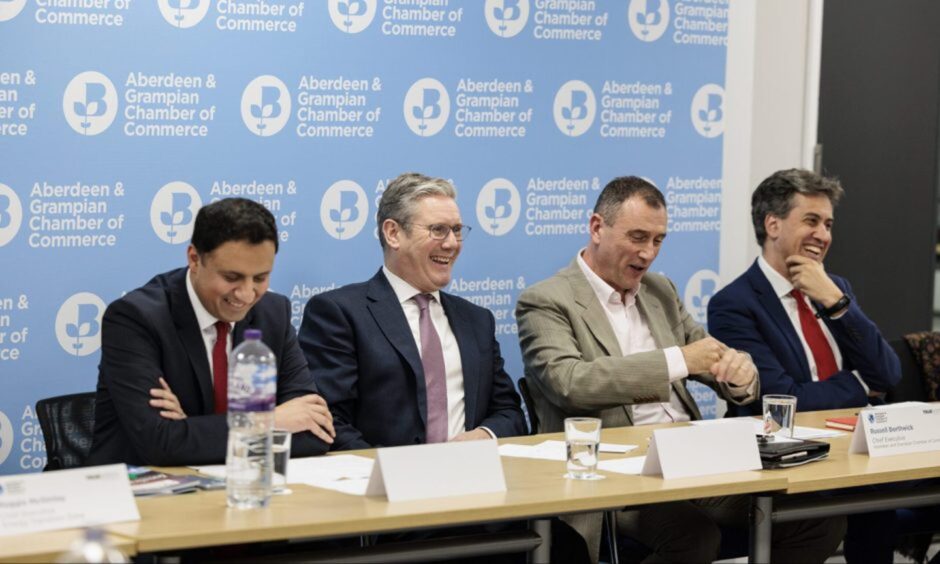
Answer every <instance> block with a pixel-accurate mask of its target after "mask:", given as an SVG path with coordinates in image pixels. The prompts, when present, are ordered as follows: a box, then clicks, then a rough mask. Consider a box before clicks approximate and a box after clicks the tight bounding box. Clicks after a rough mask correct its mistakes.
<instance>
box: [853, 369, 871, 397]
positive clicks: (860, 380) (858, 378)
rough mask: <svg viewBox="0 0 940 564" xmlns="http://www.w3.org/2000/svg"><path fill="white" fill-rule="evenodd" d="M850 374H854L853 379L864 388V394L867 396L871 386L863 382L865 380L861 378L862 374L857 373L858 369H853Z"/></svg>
mask: <svg viewBox="0 0 940 564" xmlns="http://www.w3.org/2000/svg"><path fill="white" fill-rule="evenodd" d="M852 375H853V376H855V379H856V380H858V383H859V384H861V385H862V389H863V390H865V395H866V396H867V395H868V394H869V393H870V392H871V388H869V387H868V384H866V383H865V380H863V379H862V376H861V374H859V373H858V370H853V371H852Z"/></svg>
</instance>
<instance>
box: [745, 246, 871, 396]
mask: <svg viewBox="0 0 940 564" xmlns="http://www.w3.org/2000/svg"><path fill="white" fill-rule="evenodd" d="M757 266H759V267H760V269H761V272H763V273H764V276H766V277H767V281H768V282H770V286H771V287H772V288H773V289H774V293H775V294H776V295H777V297H778V298H780V304H781V305H782V306H783V310H784V311H785V312H787V317H788V318H790V323H792V324H793V330H794V331H796V334H797V336H798V337H799V338H800V344H802V345H803V352H804V353H805V354H806V361H807V362H808V363H809V372H810V375H812V378H813V382H818V381H819V374H818V369H817V368H816V359H815V358H814V357H813V351H812V349H810V348H809V344H807V342H806V338H804V337H803V326H802V325H800V311H799V309H797V306H796V298H794V297H793V296H791V295H790V292H791V291H792V290H793V284H791V283H790V281H789V280H787V279H786V278H785V277H783V276H782V275H781V274H780V273H779V272H777V271H776V270H774V267H772V266H770V263H769V262H767V260H766V259H764V257H763V256H759V257H757ZM803 300H804V301H805V302H806V307H808V308H809V309H810V311H813V304H812V303H810V300H809V298H808V297H806V295H805V294H804V295H803ZM843 314H844V312H843ZM838 317H839V316H833V318H834V319H838ZM816 323H819V327H820V328H821V329H822V332H823V335H825V336H826V342H828V343H829V347H830V348H831V349H832V356H834V357H835V359H836V368H838V369H839V370H842V352H841V351H839V345H838V344H836V340H835V338H834V337H833V336H832V333H831V332H830V331H829V327H827V326H826V324H825V323H823V321H822V319H818V318H817V319H816ZM852 374H854V375H855V378H856V379H857V380H858V383H859V384H861V386H862V388H864V389H865V393H866V394H867V393H868V385H867V384H865V382H864V380H862V378H861V376H859V374H858V372H857V371H854V370H853V371H852Z"/></svg>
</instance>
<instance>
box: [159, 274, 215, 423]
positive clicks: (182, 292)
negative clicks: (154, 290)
mask: <svg viewBox="0 0 940 564" xmlns="http://www.w3.org/2000/svg"><path fill="white" fill-rule="evenodd" d="M180 273H181V275H180V276H178V277H176V278H175V279H174V280H173V281H172V283H171V284H170V287H169V288H170V290H169V299H170V312H171V315H172V316H173V323H174V324H175V325H176V330H177V334H178V335H179V339H180V344H181V345H182V346H183V349H184V350H185V351H186V355H187V356H188V357H189V363H190V364H191V365H192V367H193V373H194V374H195V375H196V381H197V383H198V388H199V393H200V395H201V396H202V398H201V399H202V409H203V411H202V412H203V413H212V412H213V409H214V408H215V405H214V404H215V400H214V398H213V395H212V374H211V373H210V372H209V356H208V352H207V351H206V346H205V341H204V340H203V338H202V331H200V330H199V325H198V323H197V322H196V312H195V310H194V309H193V305H192V304H191V303H190V301H189V293H188V292H187V291H186V276H188V275H189V270H187V269H182V270H181V271H180Z"/></svg>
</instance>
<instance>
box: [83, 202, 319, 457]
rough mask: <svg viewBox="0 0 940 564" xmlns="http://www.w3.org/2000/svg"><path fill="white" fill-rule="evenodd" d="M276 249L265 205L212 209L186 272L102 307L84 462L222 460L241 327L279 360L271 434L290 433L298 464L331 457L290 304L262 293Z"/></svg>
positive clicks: (198, 227) (199, 221)
mask: <svg viewBox="0 0 940 564" xmlns="http://www.w3.org/2000/svg"><path fill="white" fill-rule="evenodd" d="M277 247H278V238H277V226H276V224H275V221H274V217H273V216H272V215H271V213H270V212H269V211H268V210H267V209H265V208H264V206H262V205H261V204H259V203H257V202H253V201H250V200H245V199H241V198H234V199H225V200H220V201H218V202H214V203H212V204H209V205H207V206H205V207H203V208H202V209H200V210H199V213H198V215H197V216H196V222H195V225H194V226H193V236H192V241H191V244H190V245H189V247H188V249H187V251H186V257H187V262H188V268H181V269H178V270H173V271H170V272H167V273H164V274H160V275H157V276H156V277H154V278H153V279H152V280H151V281H150V282H148V283H147V284H146V285H144V286H143V287H141V288H138V289H136V290H134V291H132V292H130V293H128V294H127V295H126V296H124V297H122V298H120V299H118V300H116V301H115V302H113V303H112V304H111V305H110V306H108V309H107V311H105V314H104V318H103V321H102V348H101V351H102V352H101V364H100V366H99V372H98V389H97V398H96V405H95V433H94V439H93V442H92V448H91V454H90V455H89V459H88V461H87V463H88V464H89V465H94V464H107V463H115V462H124V463H127V464H148V465H155V466H178V465H189V464H211V463H220V462H222V461H224V460H225V451H226V442H227V436H228V423H227V421H226V411H227V410H226V405H225V404H226V401H227V394H226V386H227V372H228V371H227V362H228V354H229V353H230V352H231V350H232V348H233V346H236V345H238V344H239V342H241V340H242V338H243V335H244V332H245V329H247V328H254V329H260V330H261V332H262V340H263V341H264V342H265V344H267V345H268V346H269V347H270V348H271V350H272V351H273V352H274V355H275V356H276V358H277V373H278V376H277V404H278V405H277V407H276V408H275V412H274V419H275V426H276V427H277V428H280V429H286V430H288V431H291V432H293V433H294V436H293V449H292V450H293V452H294V453H295V454H297V455H313V454H321V453H323V452H325V451H326V450H327V448H328V447H329V443H332V442H333V435H334V432H333V425H332V417H331V415H330V412H329V408H328V407H327V405H326V402H325V401H324V400H323V398H322V397H320V396H318V395H317V394H316V392H317V390H316V386H315V385H314V382H313V378H312V377H311V375H310V372H309V371H308V369H307V363H306V361H305V359H304V357H303V353H302V352H301V351H300V348H299V347H298V346H297V337H296V334H295V333H294V328H293V327H292V326H291V324H290V303H289V302H288V300H287V298H285V297H284V296H280V295H277V294H274V293H271V292H268V291H267V290H268V283H269V279H270V275H271V270H272V268H273V266H274V255H275V253H276V252H277Z"/></svg>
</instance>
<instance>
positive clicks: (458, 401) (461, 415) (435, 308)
mask: <svg viewBox="0 0 940 564" xmlns="http://www.w3.org/2000/svg"><path fill="white" fill-rule="evenodd" d="M382 272H383V273H385V277H386V278H388V282H389V284H391V285H392V290H393V291H394V292H395V296H396V297H397V298H398V302H399V303H400V304H401V309H402V310H403V311H404V312H405V318H406V319H407V320H408V327H409V328H410V329H411V335H412V337H414V340H415V345H417V347H418V354H419V355H420V354H421V326H420V325H419V320H420V318H421V310H420V309H418V303H417V302H416V301H415V300H414V297H415V296H416V295H418V294H423V293H425V292H421V291H419V290H418V289H417V288H415V287H414V286H412V285H411V284H409V283H408V282H406V281H405V280H403V279H402V278H401V277H399V276H397V275H395V273H393V272H392V271H391V270H389V269H388V268H386V267H385V266H383V267H382ZM430 294H431V296H432V297H433V298H434V299H433V300H431V301H430V303H429V304H428V309H429V310H430V314H431V322H432V323H434V329H436V330H437V335H438V337H439V338H440V340H441V348H442V349H443V352H444V371H445V374H446V378H447V439H448V440H450V439H452V438H454V437H455V436H456V435H459V434H460V433H463V432H464V431H466V428H465V425H466V413H465V406H464V389H463V366H462V365H461V361H460V347H459V346H458V344H457V337H456V336H455V335H454V332H453V330H451V328H450V322H449V321H448V320H447V315H446V314H445V313H444V308H443V306H441V293H440V291H434V292H430ZM482 429H484V430H486V432H487V433H489V434H490V436H491V437H495V435H494V434H493V432H492V431H490V430H489V429H486V427H482Z"/></svg>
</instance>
